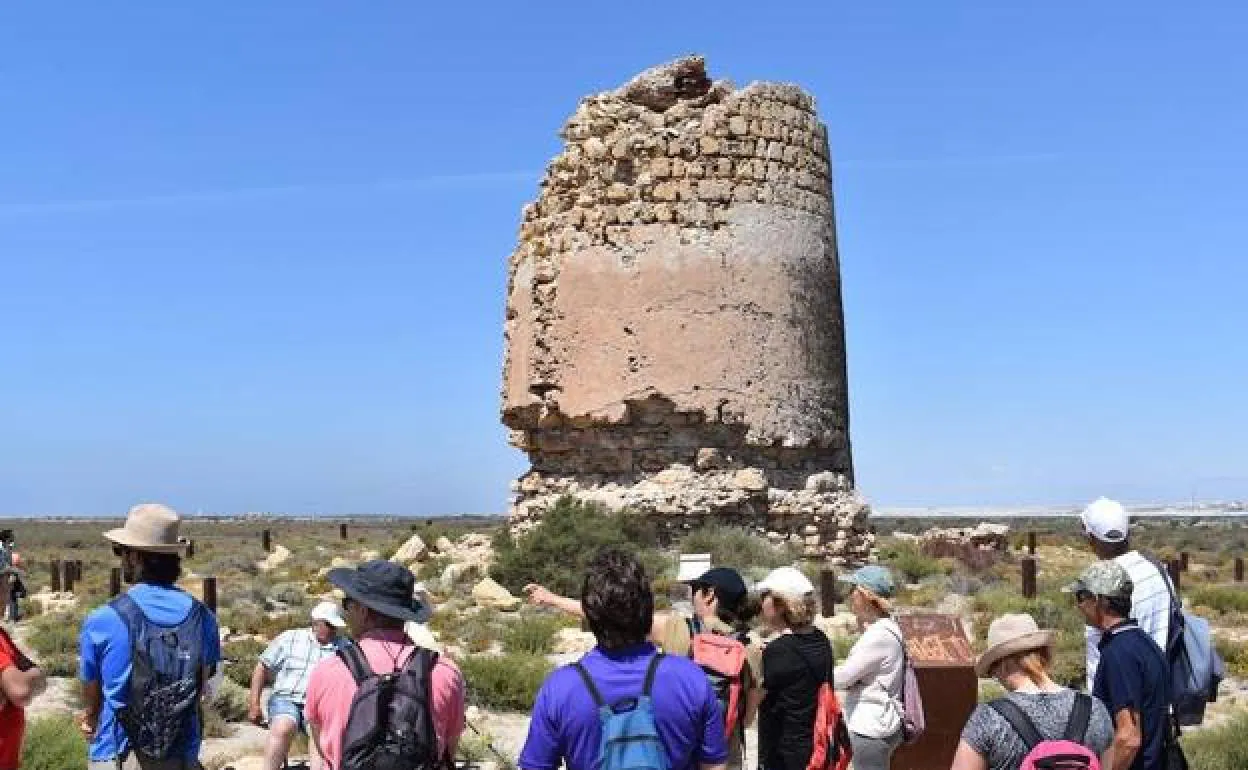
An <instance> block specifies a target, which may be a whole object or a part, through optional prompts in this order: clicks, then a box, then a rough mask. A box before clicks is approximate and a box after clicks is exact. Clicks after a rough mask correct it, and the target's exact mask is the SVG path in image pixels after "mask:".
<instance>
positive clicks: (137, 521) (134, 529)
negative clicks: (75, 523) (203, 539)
mask: <svg viewBox="0 0 1248 770" xmlns="http://www.w3.org/2000/svg"><path fill="white" fill-rule="evenodd" d="M181 522H182V520H181V518H180V517H179V516H178V514H177V513H175V512H174V510H173V509H172V508H170V507H169V506H167V505H160V504H158V503H143V504H141V505H136V506H134V507H133V508H131V509H130V512H129V513H127V514H126V523H125V524H124V525H122V526H121V527H118V528H117V529H110V530H109V531H107V532H105V533H104V537H105V539H107V540H110V541H112V542H113V543H115V544H117V545H120V546H123V547H125V548H129V549H131V550H133V551H147V552H149V553H183V552H185V551H186V549H187V547H188V546H189V545H190V542H189V541H188V540H187V539H186V538H184V537H178V527H179V525H180V524H181Z"/></svg>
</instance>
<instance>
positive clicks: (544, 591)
mask: <svg viewBox="0 0 1248 770" xmlns="http://www.w3.org/2000/svg"><path fill="white" fill-rule="evenodd" d="M524 592H525V594H527V595H528V597H529V604H532V605H534V606H536V607H554V608H555V609H557V610H559V611H561V612H566V613H568V614H569V615H575V616H576V617H578V618H583V617H585V609H584V608H583V607H581V602H580V600H578V599H573V598H572V597H570V596H560V595H559V594H557V593H555V592H553V591H551V590H550V589H548V588H546V587H545V586H542V585H538V584H537V583H529V584H528V585H526V586H525V587H524Z"/></svg>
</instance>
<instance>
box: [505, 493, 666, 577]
mask: <svg viewBox="0 0 1248 770" xmlns="http://www.w3.org/2000/svg"><path fill="white" fill-rule="evenodd" d="M654 542H655V535H654V533H653V532H651V531H650V530H649V529H648V527H647V525H646V523H645V522H644V517H641V516H633V515H629V514H627V513H614V514H613V513H607V512H606V511H605V510H604V509H603V508H602V507H601V506H599V505H595V504H593V503H587V502H584V501H580V500H576V499H574V498H571V497H564V498H562V499H560V500H559V501H558V502H557V503H555V504H554V505H552V506H551V507H550V508H549V509H547V510H546V511H545V512H544V513H543V514H542V518H541V521H540V522H539V523H538V524H537V526H535V527H534V528H533V529H532V530H530V531H529V532H528V533H526V534H524V535H521V536H520V537H518V538H516V537H512V535H511V534H510V532H508V531H507V530H505V529H503V530H500V531H499V532H498V534H497V535H496V536H495V537H494V552H495V561H494V565H493V566H492V567H491V568H490V577H492V578H494V579H495V580H497V581H498V582H499V583H501V584H502V585H504V586H506V587H507V588H508V589H509V590H510V591H511V592H512V593H514V594H518V593H520V592H521V591H522V590H523V589H524V586H525V584H526V583H541V584H542V585H544V586H546V587H547V588H549V589H550V590H552V591H554V592H555V593H559V594H564V595H572V596H579V595H580V593H581V583H582V581H583V580H584V576H585V568H586V566H587V565H588V564H589V562H590V561H591V560H592V559H593V558H594V556H595V555H596V554H597V553H598V551H599V550H600V549H601V548H603V547H606V546H620V547H624V548H628V549H630V550H633V551H636V552H637V553H638V556H639V557H640V558H641V559H642V562H643V563H644V564H645V565H646V569H647V572H649V576H650V577H651V578H656V577H659V575H660V573H661V572H662V570H663V567H664V564H665V559H664V557H662V556H661V555H659V554H658V553H657V552H655V551H654V550H653V548H652V545H653V543H654ZM639 546H640V547H639Z"/></svg>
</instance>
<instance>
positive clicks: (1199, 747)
mask: <svg viewBox="0 0 1248 770" xmlns="http://www.w3.org/2000/svg"><path fill="white" fill-rule="evenodd" d="M1183 752H1184V753H1185V754H1186V755H1187V761H1188V764H1189V765H1190V766H1191V770H1244V768H1245V767H1248V714H1240V715H1239V716H1237V717H1236V718H1235V719H1233V720H1231V721H1230V722H1227V723H1226V724H1224V725H1220V726H1218V727H1210V728H1207V729H1204V730H1197V731H1194V732H1189V733H1187V734H1186V735H1185V736H1183Z"/></svg>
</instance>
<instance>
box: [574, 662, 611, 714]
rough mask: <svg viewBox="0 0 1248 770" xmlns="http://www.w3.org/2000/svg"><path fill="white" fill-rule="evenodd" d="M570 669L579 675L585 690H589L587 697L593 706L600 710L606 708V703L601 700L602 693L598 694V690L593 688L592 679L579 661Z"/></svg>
mask: <svg viewBox="0 0 1248 770" xmlns="http://www.w3.org/2000/svg"><path fill="white" fill-rule="evenodd" d="M572 668H574V669H576V673H578V674H580V675H581V681H583V682H584V683H585V689H586V690H589V696H590V697H591V698H593V699H594V705H595V706H597V707H598V708H600V709H603V708H606V707H607V702H606V701H605V700H603V699H602V693H600V692H598V688H597V687H596V686H594V678H593V677H592V676H590V675H589V670H588V669H586V668H585V666H583V665H581V662H580V661H579V660H578V661H577V662H575V663H573V664H572Z"/></svg>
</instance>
